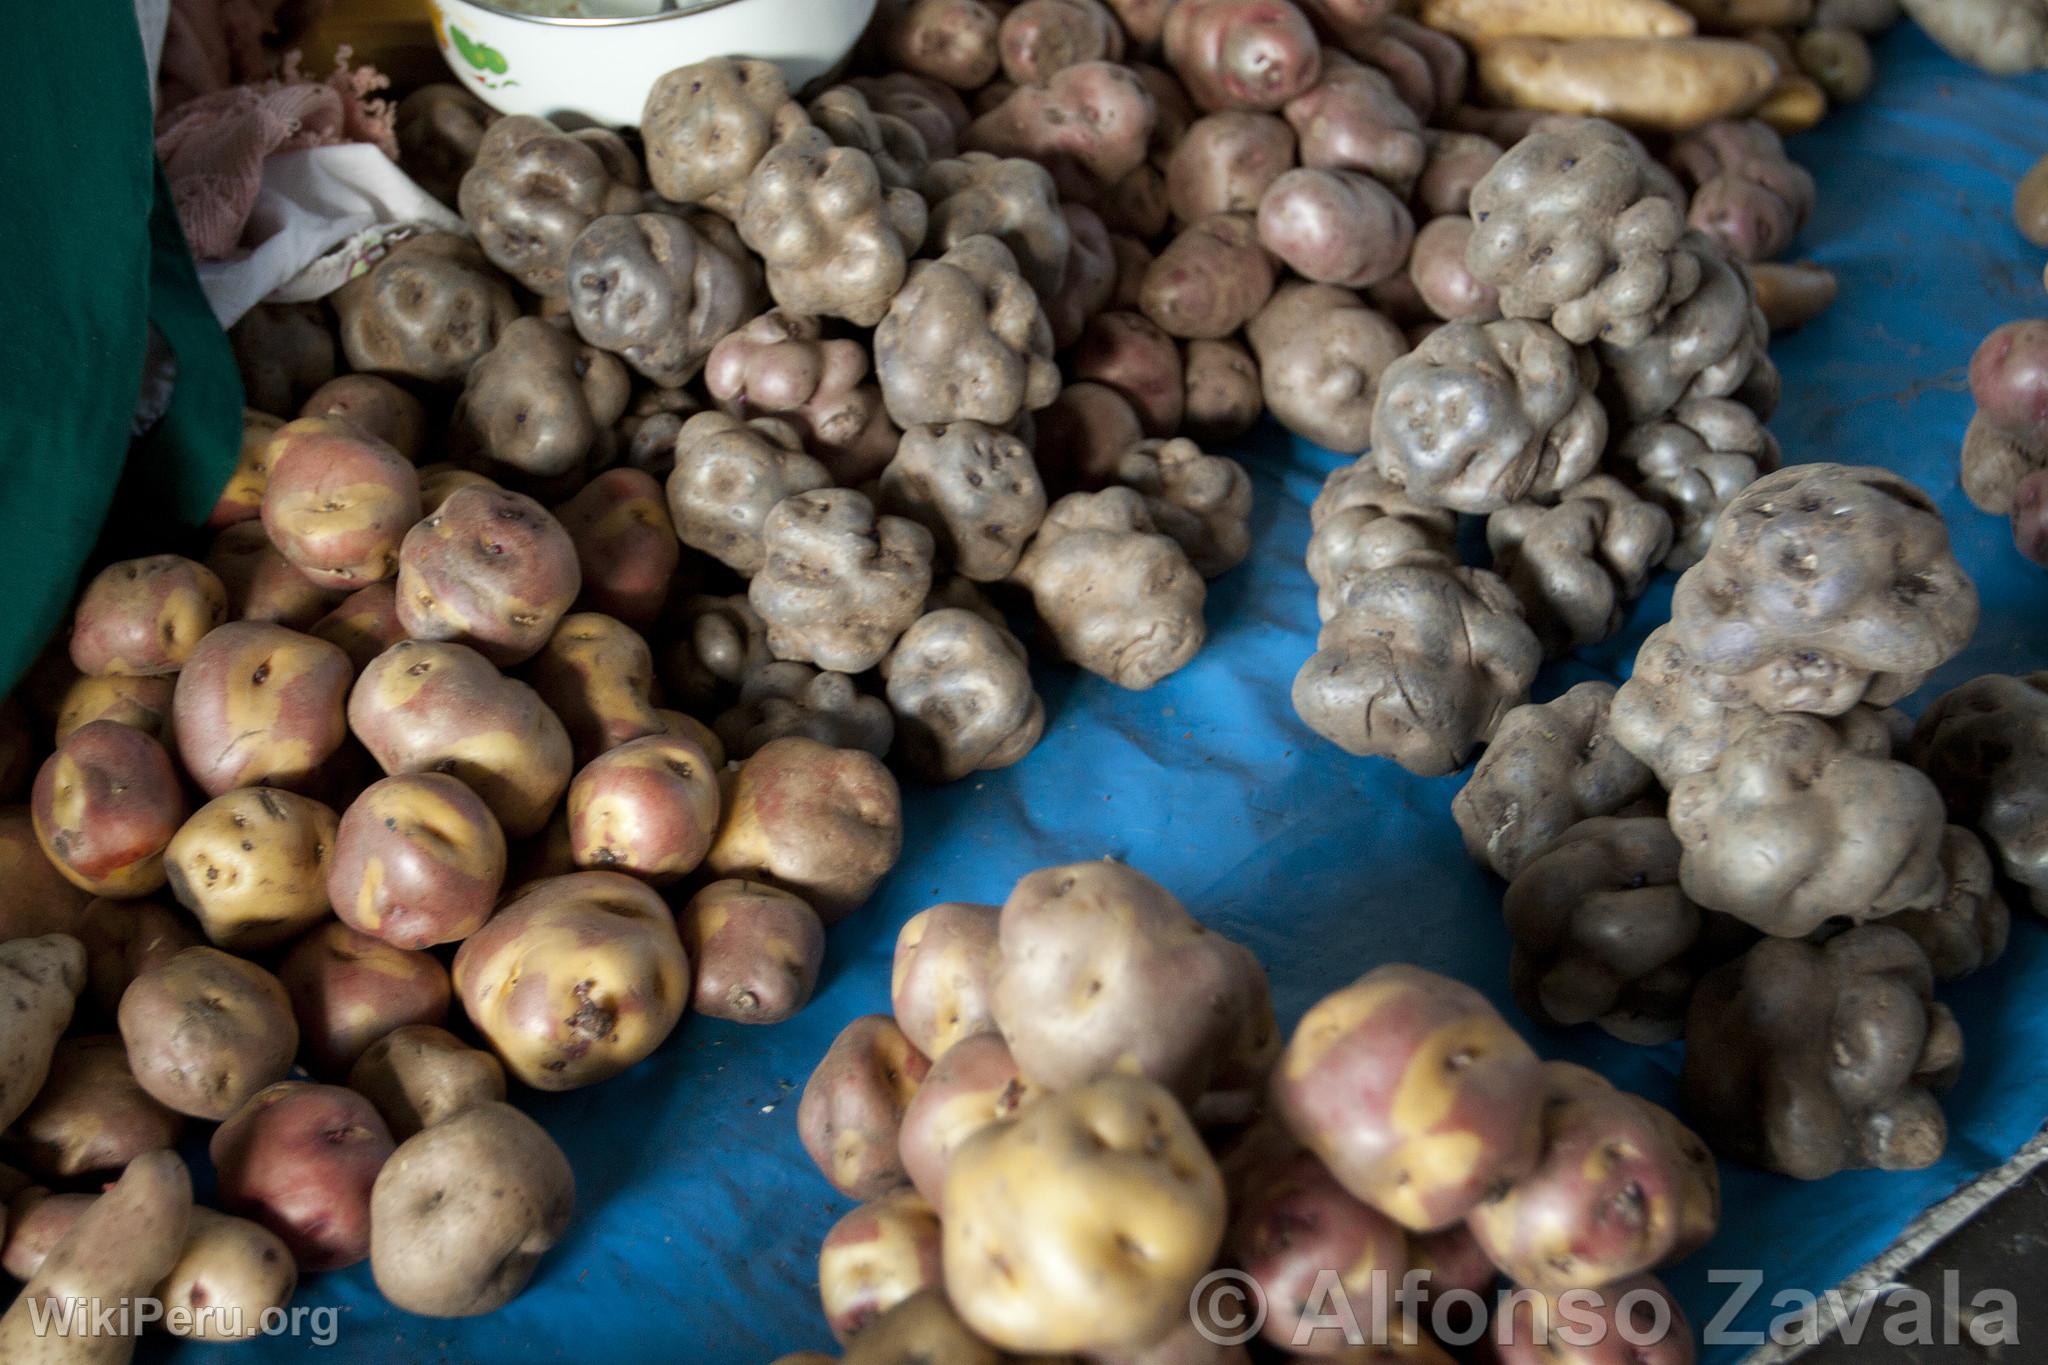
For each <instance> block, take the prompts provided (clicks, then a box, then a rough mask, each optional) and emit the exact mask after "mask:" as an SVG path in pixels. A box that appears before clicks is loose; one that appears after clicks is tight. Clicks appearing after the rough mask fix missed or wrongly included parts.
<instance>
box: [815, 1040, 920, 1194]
mask: <svg viewBox="0 0 2048 1365" xmlns="http://www.w3.org/2000/svg"><path fill="white" fill-rule="evenodd" d="M930 1069H931V1063H930V1062H929V1061H928V1060H926V1058H925V1055H924V1054H923V1053H921V1052H919V1051H918V1050H917V1049H916V1048H915V1047H913V1046H911V1043H910V1040H909V1039H908V1038H906V1037H904V1036H903V1030H902V1029H900V1028H897V1027H896V1023H895V1021H894V1020H892V1019H890V1018H889V1016H888V1015H886V1014H864V1015H862V1016H861V1017H860V1018H858V1019H855V1020H854V1021H853V1022H852V1023H850V1024H848V1025H847V1026H846V1027H845V1028H844V1029H842V1030H840V1033H839V1036H838V1037H837V1038H834V1039H833V1040H832V1046H831V1047H830V1048H828V1049H826V1051H825V1056H824V1058H823V1059H822V1060H820V1061H819V1063H818V1065H817V1069H816V1070H814V1071H812V1072H811V1076H810V1079H809V1080H807V1081H805V1082H804V1093H803V1099H802V1100H801V1101H800V1102H799V1103H798V1105H797V1111H796V1130H797V1134H798V1136H799V1137H801V1138H802V1139H803V1144H804V1151H806V1152H808V1153H809V1154H810V1158H811V1160H812V1161H814V1162H816V1163H817V1166H818V1169H819V1171H821V1172H823V1174H824V1176H825V1179H827V1180H829V1181H831V1182H832V1188H833V1189H835V1190H838V1191H839V1192H840V1193H841V1194H843V1195H845V1196H847V1197H848V1198H850V1199H876V1198H880V1197H881V1196H882V1195H884V1194H887V1193H888V1192H889V1191H890V1190H892V1189H894V1188H896V1187H897V1186H898V1185H901V1184H902V1183H903V1182H904V1180H905V1178H906V1175H907V1173H906V1172H905V1171H904V1169H903V1159H902V1157H901V1155H900V1154H899V1152H898V1149H897V1137H898V1134H899V1132H900V1131H901V1128H902V1124H903V1114H904V1111H905V1110H906V1109H908V1108H909V1106H910V1102H911V1100H912V1099H913V1098H914V1097H915V1096H916V1094H917V1088H918V1086H919V1085H920V1084H921V1083H922V1082H923V1081H924V1077H925V1073H926V1072H927V1071H929V1070H930Z"/></svg>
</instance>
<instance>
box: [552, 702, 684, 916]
mask: <svg viewBox="0 0 2048 1365" xmlns="http://www.w3.org/2000/svg"><path fill="white" fill-rule="evenodd" d="M568 808H569V841H570V843H571V845H572V846H573V848H574V849H575V854H576V865H577V866H578V867H591V868H600V869H605V870H609V871H615V872H625V873H629V874H630V875H632V876H635V877H639V878H640V879H642V880H643V881H646V882H647V883H648V884H649V885H652V886H666V885H668V884H669V883H671V882H674V881H676V880H677V879H679V878H681V877H684V876H686V875H688V874H689V873H690V872H692V871H695V870H696V867H697V865H698V864H699V863H701V862H703V861H704V855H705V853H707V852H709V851H710V848H711V839H712V836H713V835H714V834H715V833H716V832H717V830H718V774H717V772H716V770H715V769H713V768H712V766H711V756H710V755H709V754H707V753H705V752H704V750H703V748H702V747H701V746H700V745H698V744H697V743H695V742H694V741H692V740H689V739H685V738H683V737H681V736H679V735H667V734H661V735H648V736H646V737H645V738H642V739H634V740H628V741H627V742H626V743H624V744H621V745H619V746H618V747H617V748H615V749H609V750H606V751H605V752H604V753H602V754H600V755H598V756H597V757H596V758H594V759H592V760H591V761H590V763H589V765H588V766H586V767H585V768H584V769H583V771H582V772H580V773H578V774H577V775H576V778H575V780H574V781H573V782H571V783H570V784H569V805H568Z"/></svg>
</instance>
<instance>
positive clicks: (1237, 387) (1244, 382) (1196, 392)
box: [1133, 299, 1406, 449]
mask: <svg viewBox="0 0 2048 1365" xmlns="http://www.w3.org/2000/svg"><path fill="white" fill-rule="evenodd" d="M1345 302H1347V303H1348V302H1349V300H1348V299H1347V300H1345ZM1154 325H1155V326H1157V324H1156V323H1155V324H1154ZM1389 326H1391V324H1389ZM1373 330H1378V329H1373ZM1380 334H1381V335H1385V333H1384V332H1382V333H1380ZM1275 344H1277V341H1276V343H1275ZM1401 344H1403V345H1406V343H1405V342H1403V343H1401ZM1388 358H1389V359H1391V358H1392V357H1391V356H1389V357H1388ZM1181 386H1182V389H1183V391H1184V393H1185V395H1186V401H1185V403H1184V404H1183V405H1182V409H1183V410H1182V417H1181V423H1180V434H1181V435H1183V436H1186V437H1188V438H1189V439H1191V440H1196V441H1206V442H1208V443H1209V444H1210V445H1220V444H1222V443H1223V442H1225V441H1234V440H1236V439H1237V438H1238V437H1240V436H1242V435H1244V434H1245V433H1246V432H1247V431H1250V430H1251V429H1252V427H1253V426H1254V425H1256V424H1257V422H1258V420H1259V417H1260V415H1261V414H1262V413H1263V412H1264V411H1265V410H1266V396H1265V393H1264V390H1263V383H1262V381H1261V379H1260V377H1259V362H1258V361H1256V360H1254V359H1253V358H1252V353H1251V351H1250V349H1249V348H1247V347H1246V346H1245V345H1244V343H1242V342H1240V341H1237V340H1234V339H1229V338H1225V339H1223V340H1197V341H1190V342H1189V343H1188V344H1187V346H1186V348H1185V349H1184V350H1183V351H1182V354H1181ZM1133 401H1134V402H1135V401H1136V400H1133ZM1140 410H1141V411H1142V406H1141V409H1140ZM1371 423H1372V408H1371V405H1370V404H1368V405H1367V406H1366V409H1365V425H1366V427H1367V428H1370V426H1371ZM1339 448H1340V449H1341V448H1342V447H1339Z"/></svg>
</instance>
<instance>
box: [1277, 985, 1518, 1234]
mask: <svg viewBox="0 0 2048 1365" xmlns="http://www.w3.org/2000/svg"><path fill="white" fill-rule="evenodd" d="M1542 1094H1543V1067H1542V1063H1541V1062H1539V1061H1538V1060H1537V1058H1536V1054H1535V1053H1534V1052H1532V1051H1530V1049H1529V1045H1528V1044H1527V1043H1526V1042H1524V1041H1522V1039H1521V1038H1520V1037H1519V1036H1518V1035H1517V1034H1516V1033H1515V1031H1514V1030H1513V1029H1512V1028H1510V1027H1509V1026H1508V1024H1507V1022H1506V1021H1505V1020H1503V1019H1502V1018H1501V1017H1500V1015H1499V1014H1498V1013H1496V1012H1495V1011H1494V1009H1493V1007H1492V1006H1491V1005H1489V1004H1488V1003H1487V1002H1486V999H1485V998H1484V997H1483V996H1481V995H1480V994H1479V992H1477V991H1475V990H1473V989H1472V988H1471V987H1470V986H1466V985H1462V984H1460V983H1458V982H1455V981H1451V980H1448V979H1446V978H1444V977H1440V976H1437V975H1436V974H1434V973H1432V972H1426V971H1423V970H1422V969H1421V968H1419V967H1410V966H1406V965H1402V964H1395V965H1391V966H1386V967H1379V968H1376V969H1374V970H1373V971H1371V972H1368V973H1366V974H1365V975H1364V976H1362V977H1360V978H1359V979H1358V980H1357V981H1355V982H1353V983H1352V984H1351V985H1349V986H1347V987H1345V988H1344V989H1343V990H1340V991H1338V992H1336V993H1335V994H1333V995H1329V996H1326V997H1324V999H1323V1000H1322V1001H1321V1002H1320V1003H1318V1004H1317V1005H1315V1006H1314V1007H1312V1008H1311V1009H1310V1010H1309V1012H1308V1014H1307V1015H1306V1016H1304V1017H1303V1019H1302V1021H1301V1025H1300V1027H1298V1028H1297V1029H1296V1030H1295V1033H1294V1037H1293V1038H1292V1039H1291V1040H1290V1041H1289V1042H1288V1045H1287V1049H1286V1051H1285V1052H1284V1053H1282V1054H1281V1058H1280V1063H1279V1067H1278V1069H1277V1070H1276V1071H1275V1073H1274V1076H1273V1091H1272V1102H1273V1106H1274V1110H1275V1112H1276V1113H1277V1114H1278V1116H1279V1118H1280V1120H1281V1122H1282V1123H1284V1124H1285V1125H1286V1126H1287V1130H1288V1131H1289V1132H1291V1133H1292V1134H1294V1136H1295V1137H1296V1138H1297V1139H1298V1140H1299V1141H1301V1142H1302V1144H1303V1145H1305V1146H1306V1147H1308V1148H1309V1150H1310V1151H1313V1152H1315V1153H1316V1155H1318V1156H1320V1157H1321V1158H1322V1159H1323V1162H1324V1164H1325V1165H1327V1166H1328V1167H1329V1168H1330V1171H1331V1174H1333V1175H1335V1176H1336V1177H1337V1179H1338V1180H1339V1181H1340V1182H1341V1183H1342V1184H1343V1185H1344V1188H1346V1189H1347V1190H1350V1191H1351V1193H1352V1194H1354V1195H1356V1196H1357V1197H1358V1198H1360V1199H1363V1200H1364V1201H1365V1202H1366V1203H1368V1204H1370V1205H1372V1206H1373V1207H1374V1208H1376V1209H1378V1210H1380V1211H1381V1212H1382V1213H1385V1214H1386V1215H1387V1216H1388V1217H1390V1218H1392V1219H1394V1221H1396V1222H1397V1223H1399V1224H1401V1226H1403V1227H1405V1228H1408V1229H1410V1230H1412V1231H1416V1232H1429V1231H1434V1230H1436V1229H1438V1228H1443V1227H1448V1226H1449V1225H1450V1224H1452V1223H1454V1222H1456V1221H1457V1220H1458V1219H1460V1218H1462V1217H1464V1216H1465V1215H1466V1214H1468V1213H1470V1212H1471V1211H1472V1210H1473V1209H1474V1208H1475V1207H1477V1206H1478V1205H1479V1203H1480V1202H1481V1201H1482V1200H1483V1199H1485V1198H1487V1197H1488V1196H1489V1195H1491V1194H1493V1193H1494V1192H1495V1191H1497V1190H1498V1189H1500V1188H1502V1187H1503V1186H1504V1185H1505V1184H1507V1183H1510V1182H1512V1181H1514V1180H1516V1179H1517V1178H1519V1177H1520V1176H1522V1175H1523V1174H1525V1173H1526V1172H1528V1171H1529V1170H1531V1169H1533V1168H1534V1166H1535V1164H1536V1160H1537V1157H1538V1154H1539V1151H1540V1142H1541V1128H1540V1118H1541V1114H1542Z"/></svg>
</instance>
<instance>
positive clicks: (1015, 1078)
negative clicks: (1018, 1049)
mask: <svg viewBox="0 0 2048 1365" xmlns="http://www.w3.org/2000/svg"><path fill="white" fill-rule="evenodd" d="M1043 1093H1044V1092H1043V1091H1042V1090H1041V1089H1040V1088H1039V1087H1037V1086H1035V1085H1033V1084H1032V1083H1031V1082H1030V1081H1027V1080H1025V1079H1024V1078H1023V1077H1022V1076H1020V1075H1018V1074H1017V1062H1016V1059H1014V1058H1013V1057H1011V1056H1010V1048H1009V1045H1008V1044H1007V1043H1005V1042H1004V1041H1003V1036H1002V1035H1001V1034H1000V1033H994V1032H990V1033H977V1034H974V1035H973V1036H971V1037H967V1038H962V1039H961V1040H960V1041H959V1042H957V1043H955V1044H954V1045H953V1046H952V1047H950V1048H947V1049H946V1053H945V1055H944V1056H942V1057H940V1058H939V1059H938V1060H937V1061H935V1062H933V1063H932V1064H931V1070H930V1071H929V1072H927V1073H926V1075H925V1078H924V1081H923V1083H922V1084H920V1085H919V1086H918V1087H917V1093H916V1094H914V1095H912V1096H911V1097H910V1103H909V1105H907V1106H906V1107H905V1108H904V1110H903V1117H902V1120H901V1123H900V1125H899V1129H900V1131H899V1133H898V1136H897V1143H896V1149H897V1153H898V1155H899V1156H900V1157H901V1158H902V1161H903V1169H904V1172H905V1173H906V1174H907V1175H909V1177H910V1182H911V1183H912V1184H913V1185H915V1186H916V1187H917V1189H918V1192H919V1193H920V1194H922V1195H924V1197H925V1198H926V1199H928V1200H930V1201H931V1203H932V1206H933V1207H934V1208H939V1209H943V1207H944V1204H943V1201H944V1198H945V1188H946V1168H947V1166H948V1165H949V1164H950V1163H951V1162H952V1159H953V1153H954V1152H955V1151H957V1150H958V1149H959V1147H960V1144H961V1143H963V1142H965V1141H967V1139H969V1138H971V1137H973V1136H974V1135H975V1134H976V1133H978V1132H980V1131H981V1130H982V1129H983V1128H986V1127H987V1126H988V1125H990V1124H992V1123H1008V1122H1009V1121H1010V1120H1011V1119H1014V1118H1015V1117H1017V1115H1018V1114H1019V1113H1020V1112H1022V1111H1023V1109H1024V1107H1025V1106H1026V1105H1028V1104H1030V1103H1032V1102H1033V1101H1034V1100H1036V1099H1037V1098H1038V1097H1039V1096H1040V1095H1041V1094H1043Z"/></svg>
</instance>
